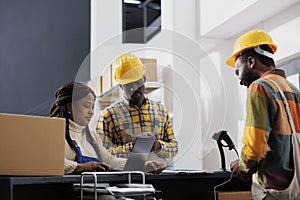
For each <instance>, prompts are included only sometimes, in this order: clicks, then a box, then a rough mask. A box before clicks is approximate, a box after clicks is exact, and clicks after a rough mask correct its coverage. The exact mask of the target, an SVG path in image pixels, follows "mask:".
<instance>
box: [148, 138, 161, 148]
mask: <svg viewBox="0 0 300 200" xmlns="http://www.w3.org/2000/svg"><path fill="white" fill-rule="evenodd" d="M148 136H150V137H152V138H154V139H155V140H154V143H153V146H152V149H151V151H158V150H160V149H161V145H160V142H159V141H158V140H157V136H156V135H155V136H154V135H151V134H148Z"/></svg>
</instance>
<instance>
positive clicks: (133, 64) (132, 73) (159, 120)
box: [97, 54, 178, 160]
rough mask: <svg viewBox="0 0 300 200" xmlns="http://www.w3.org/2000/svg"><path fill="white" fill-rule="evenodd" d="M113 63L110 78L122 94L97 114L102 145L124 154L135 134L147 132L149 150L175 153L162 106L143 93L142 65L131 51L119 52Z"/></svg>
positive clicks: (164, 155) (163, 155)
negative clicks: (126, 52)
mask: <svg viewBox="0 0 300 200" xmlns="http://www.w3.org/2000/svg"><path fill="white" fill-rule="evenodd" d="M115 64H116V70H115V73H114V78H115V80H116V81H117V82H118V83H119V86H120V87H121V89H122V90H123V92H124V96H123V97H122V98H121V99H120V100H118V101H117V102H115V103H113V104H111V105H110V106H108V107H107V108H106V109H105V110H104V111H103V112H102V114H101V116H100V119H99V122H98V126H97V130H98V133H99V135H100V137H101V139H102V141H103V146H104V147H105V148H106V149H108V151H109V152H111V153H112V154H114V155H117V156H118V157H122V158H127V157H128V153H129V152H130V151H131V150H132V147H133V144H134V141H135V138H136V137H137V136H140V135H147V136H150V137H153V138H155V142H154V144H153V147H152V152H154V153H155V155H157V158H160V159H162V160H165V159H166V158H172V157H174V156H176V154H177V152H178V144H177V141H176V139H175V136H174V133H173V129H172V126H171V120H170V117H169V115H168V111H167V109H166V107H165V106H163V105H162V104H161V103H158V102H154V101H152V100H150V99H148V98H146V97H145V85H144V83H145V81H146V77H145V76H144V74H145V70H146V69H145V66H144V65H143V64H142V62H141V61H140V59H139V58H138V57H136V56H135V55H133V54H123V55H121V56H120V57H119V58H118V59H117V60H116V62H115ZM152 159H153V158H152Z"/></svg>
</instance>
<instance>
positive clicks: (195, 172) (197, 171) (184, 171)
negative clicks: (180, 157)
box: [162, 169, 208, 174]
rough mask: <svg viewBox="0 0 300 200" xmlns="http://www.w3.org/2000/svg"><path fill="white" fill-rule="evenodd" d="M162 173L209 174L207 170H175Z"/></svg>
mask: <svg viewBox="0 0 300 200" xmlns="http://www.w3.org/2000/svg"><path fill="white" fill-rule="evenodd" d="M162 173H165V174H203V173H208V172H207V171H206V170H193V169H173V170H167V169H165V170H163V171H162Z"/></svg>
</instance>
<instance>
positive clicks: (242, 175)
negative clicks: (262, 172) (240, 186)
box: [230, 160, 251, 182]
mask: <svg viewBox="0 0 300 200" xmlns="http://www.w3.org/2000/svg"><path fill="white" fill-rule="evenodd" d="M230 170H231V171H233V173H234V174H235V175H236V176H237V177H238V178H239V179H241V180H242V181H245V182H248V181H250V180H251V174H250V173H246V172H243V171H241V169H240V161H239V160H235V161H233V162H232V163H230Z"/></svg>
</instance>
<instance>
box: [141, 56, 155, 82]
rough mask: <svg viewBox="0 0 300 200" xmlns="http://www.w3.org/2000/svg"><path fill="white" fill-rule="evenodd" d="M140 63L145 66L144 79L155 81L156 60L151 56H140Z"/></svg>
mask: <svg viewBox="0 0 300 200" xmlns="http://www.w3.org/2000/svg"><path fill="white" fill-rule="evenodd" d="M140 59H141V61H142V63H143V64H144V65H145V66H146V73H145V76H146V81H147V82H157V61H156V59H153V58H140Z"/></svg>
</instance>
